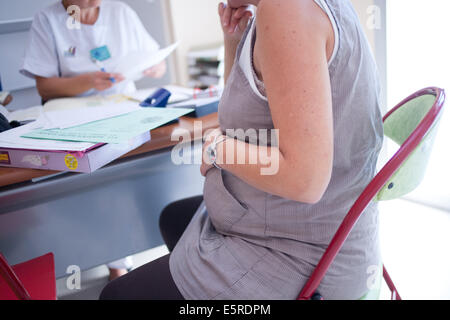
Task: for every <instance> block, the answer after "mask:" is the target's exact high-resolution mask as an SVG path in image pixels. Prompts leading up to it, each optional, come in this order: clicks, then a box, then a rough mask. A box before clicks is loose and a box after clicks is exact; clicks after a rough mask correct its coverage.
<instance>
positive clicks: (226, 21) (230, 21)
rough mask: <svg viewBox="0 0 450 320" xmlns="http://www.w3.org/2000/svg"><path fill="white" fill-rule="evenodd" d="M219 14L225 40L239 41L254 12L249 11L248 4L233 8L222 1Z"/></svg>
mask: <svg viewBox="0 0 450 320" xmlns="http://www.w3.org/2000/svg"><path fill="white" fill-rule="evenodd" d="M219 16H220V22H221V25H222V30H223V33H224V37H225V41H232V42H239V41H240V40H241V39H242V35H243V34H244V31H245V30H246V28H247V26H248V22H249V20H250V18H251V17H252V16H253V13H252V12H251V11H249V7H248V6H243V7H239V8H231V7H230V6H227V5H226V4H224V3H220V4H219Z"/></svg>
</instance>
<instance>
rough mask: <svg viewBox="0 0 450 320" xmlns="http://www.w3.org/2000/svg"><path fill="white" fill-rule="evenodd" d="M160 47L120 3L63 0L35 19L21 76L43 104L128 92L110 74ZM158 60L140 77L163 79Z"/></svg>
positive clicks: (116, 267) (117, 265)
mask: <svg viewBox="0 0 450 320" xmlns="http://www.w3.org/2000/svg"><path fill="white" fill-rule="evenodd" d="M159 48H160V46H159V44H158V43H157V42H156V41H155V40H154V39H153V38H152V37H151V36H150V35H149V33H148V32H147V30H146V29H145V27H144V26H143V24H142V22H141V21H140V19H139V17H138V15H137V14H136V12H135V11H133V10H132V9H131V8H130V7H129V6H128V5H126V4H125V3H122V2H120V1H106V0H105V1H102V0H62V1H59V2H57V3H55V4H53V5H51V6H49V7H47V8H45V9H43V10H41V11H40V12H38V13H37V14H36V15H35V17H34V20H33V24H32V27H31V32H30V40H29V43H28V48H27V50H26V53H25V58H24V62H23V66H22V69H21V70H20V71H21V73H22V74H24V75H26V76H29V77H32V78H34V79H36V85H37V89H38V92H39V94H40V96H41V98H42V100H43V101H48V100H51V99H55V98H61V97H78V96H90V95H97V94H100V93H101V94H102V95H111V94H119V93H121V94H129V93H132V92H133V91H135V90H136V87H135V84H134V82H132V81H124V80H125V79H124V77H123V76H122V75H121V74H118V73H114V72H110V71H111V70H114V68H115V67H116V66H117V65H118V64H119V62H121V61H123V59H126V57H127V55H128V54H130V53H134V52H143V53H149V54H151V53H154V52H156V51H158V50H159ZM165 72H166V64H165V62H162V63H160V64H158V65H156V66H154V67H152V68H150V69H148V70H146V71H144V75H145V76H148V77H151V78H161V77H162V76H163V75H164V74H165ZM108 266H109V269H110V279H111V280H112V279H115V278H117V277H119V276H121V275H123V274H125V273H126V272H127V269H131V267H132V260H131V258H130V257H127V258H125V259H122V260H120V261H116V262H114V263H111V264H110V265H108Z"/></svg>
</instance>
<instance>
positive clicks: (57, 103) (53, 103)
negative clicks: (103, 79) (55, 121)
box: [44, 94, 128, 112]
mask: <svg viewBox="0 0 450 320" xmlns="http://www.w3.org/2000/svg"><path fill="white" fill-rule="evenodd" d="M127 100H128V97H127V96H125V95H122V94H114V95H110V96H99V95H97V96H90V97H74V98H60V99H53V100H50V101H48V102H47V103H46V104H44V111H45V112H48V111H61V110H71V109H81V108H96V107H108V106H115V105H120V104H121V103H123V102H125V101H127Z"/></svg>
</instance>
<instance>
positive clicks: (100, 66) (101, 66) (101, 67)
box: [94, 59, 116, 83]
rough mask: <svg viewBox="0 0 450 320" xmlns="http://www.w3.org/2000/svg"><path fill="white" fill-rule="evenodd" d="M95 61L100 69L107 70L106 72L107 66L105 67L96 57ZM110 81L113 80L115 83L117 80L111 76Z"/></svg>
mask: <svg viewBox="0 0 450 320" xmlns="http://www.w3.org/2000/svg"><path fill="white" fill-rule="evenodd" d="M94 62H95V64H96V65H97V66H98V67H99V68H100V71H101V72H105V73H106V69H105V67H103V65H102V63H101V62H100V61H99V60H97V59H95V60H94ZM109 81H111V82H112V83H115V82H116V79H114V78H109Z"/></svg>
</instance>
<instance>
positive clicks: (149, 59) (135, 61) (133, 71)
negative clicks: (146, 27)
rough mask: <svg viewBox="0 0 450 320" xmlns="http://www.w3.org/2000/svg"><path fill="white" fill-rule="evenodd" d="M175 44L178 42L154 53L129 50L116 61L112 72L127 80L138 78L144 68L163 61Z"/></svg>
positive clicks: (141, 75) (174, 47)
mask: <svg viewBox="0 0 450 320" xmlns="http://www.w3.org/2000/svg"><path fill="white" fill-rule="evenodd" d="M177 46H178V42H177V43H174V44H172V45H170V46H168V47H167V48H164V49H161V50H159V51H157V52H156V53H146V52H144V53H143V52H139V51H136V52H131V53H130V54H128V55H127V56H126V57H125V58H123V59H122V61H120V62H119V63H118V65H117V66H116V68H115V69H114V70H113V72H115V73H120V74H122V75H123V76H124V77H125V79H126V80H127V81H137V80H140V79H141V78H142V77H143V76H144V74H143V72H144V71H145V70H147V69H149V68H151V67H153V66H155V65H157V64H158V63H160V62H162V61H164V60H165V59H166V58H167V57H168V56H169V55H170V54H171V53H172V52H173V51H174V50H175V49H176V47H177Z"/></svg>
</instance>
